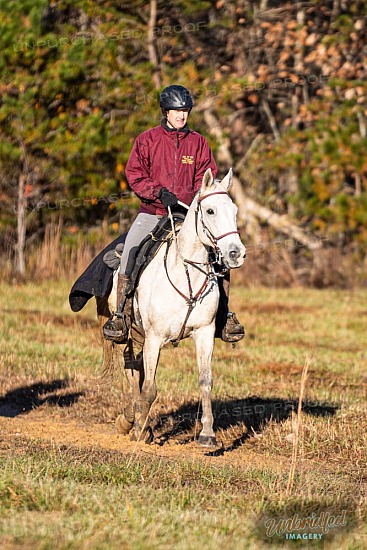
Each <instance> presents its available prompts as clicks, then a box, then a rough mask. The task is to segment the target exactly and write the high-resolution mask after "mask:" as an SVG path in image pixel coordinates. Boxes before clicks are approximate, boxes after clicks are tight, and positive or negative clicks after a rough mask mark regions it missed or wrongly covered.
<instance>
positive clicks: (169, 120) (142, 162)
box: [104, 85, 244, 342]
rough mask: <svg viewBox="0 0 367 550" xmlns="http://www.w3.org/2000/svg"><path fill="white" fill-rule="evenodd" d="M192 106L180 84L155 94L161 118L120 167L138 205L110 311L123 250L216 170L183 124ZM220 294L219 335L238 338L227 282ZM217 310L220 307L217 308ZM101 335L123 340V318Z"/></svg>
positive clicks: (120, 292)
mask: <svg viewBox="0 0 367 550" xmlns="http://www.w3.org/2000/svg"><path fill="white" fill-rule="evenodd" d="M193 105H194V102H193V99H192V96H191V94H190V92H189V90H187V89H186V88H184V87H183V86H178V85H172V86H168V87H167V88H165V89H164V90H163V92H162V93H161V95H160V107H161V110H162V114H163V118H162V121H161V124H160V126H156V127H154V128H152V129H150V130H147V131H145V132H143V133H142V134H140V135H139V136H138V137H137V138H136V140H135V143H134V145H133V148H132V151H131V154H130V157H129V160H128V162H127V165H126V171H125V173H126V177H127V180H128V182H129V185H130V187H131V189H132V190H133V191H134V193H135V194H136V195H137V196H138V197H139V198H140V200H141V205H140V209H139V212H138V215H137V217H136V219H135V221H134V222H133V224H132V226H131V228H130V230H129V232H128V234H127V237H126V241H125V246H124V250H123V253H122V256H121V263H120V271H119V274H118V283H117V303H116V310H117V311H118V310H119V306H120V305H121V302H122V300H123V297H124V292H125V289H126V287H127V285H128V283H129V277H128V276H127V275H126V267H127V264H128V259H129V253H130V251H131V249H132V248H133V247H136V246H138V245H139V244H140V242H141V241H142V240H143V239H144V237H146V236H147V235H148V234H149V233H150V231H152V229H153V228H154V227H155V226H156V224H157V223H158V220H159V219H160V218H161V217H162V216H164V215H165V214H166V213H167V209H168V207H171V208H172V207H174V206H175V205H177V203H178V201H182V202H184V203H186V204H188V205H189V204H191V202H192V200H193V199H194V197H195V195H196V193H197V192H198V191H199V189H200V187H201V184H202V181H203V176H204V174H205V171H206V170H207V169H208V168H211V170H212V173H213V176H214V177H215V176H216V174H217V166H216V164H215V161H214V158H213V153H212V151H211V149H210V147H209V145H208V142H207V141H206V139H205V138H204V137H203V136H202V135H201V134H199V133H198V132H195V131H193V130H190V129H189V127H188V125H187V119H188V116H189V114H190V111H191V109H192V107H193ZM223 287H224V290H225V292H224V293H222V294H224V295H223V296H222V297H221V303H223V305H224V308H225V318H224V322H223V320H222V327H221V329H222V330H221V334H220V336H221V338H222V339H223V340H224V341H227V342H233V341H238V340H240V339H241V338H243V336H244V328H243V326H242V325H240V324H239V322H238V321H237V319H236V316H235V315H234V314H233V313H231V312H229V311H228V290H229V285H228V281H225V284H224V285H223ZM222 309H223V308H222ZM130 313H131V301H129V300H127V301H126V303H125V309H124V315H125V317H128V316H129V315H130ZM104 334H105V336H106V337H107V338H109V339H112V340H115V341H117V342H125V341H126V339H127V327H126V323H125V322H124V320H123V319H122V318H120V317H115V318H113V319H111V320H109V321H107V323H106V325H105V326H104Z"/></svg>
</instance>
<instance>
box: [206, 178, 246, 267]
mask: <svg viewBox="0 0 367 550" xmlns="http://www.w3.org/2000/svg"><path fill="white" fill-rule="evenodd" d="M231 185H232V169H231V170H230V171H229V172H228V174H227V175H226V176H225V178H223V180H222V181H219V180H214V178H213V174H212V171H211V169H210V168H209V169H208V170H207V171H206V172H205V174H204V177H203V183H202V185H201V188H200V191H199V194H198V196H197V206H196V212H197V214H196V231H197V234H198V236H199V238H200V240H201V242H202V243H203V244H205V245H207V246H211V247H213V248H214V249H215V250H216V251H217V252H220V255H221V257H222V260H223V262H224V264H225V265H226V267H228V268H230V269H233V268H236V267H241V265H242V264H243V262H244V259H245V257H246V248H245V246H244V245H243V244H242V242H241V239H240V236H239V233H238V230H237V221H236V216H237V206H236V205H235V204H234V203H233V202H232V200H231V197H230V196H229V193H228V191H229V189H230V187H231Z"/></svg>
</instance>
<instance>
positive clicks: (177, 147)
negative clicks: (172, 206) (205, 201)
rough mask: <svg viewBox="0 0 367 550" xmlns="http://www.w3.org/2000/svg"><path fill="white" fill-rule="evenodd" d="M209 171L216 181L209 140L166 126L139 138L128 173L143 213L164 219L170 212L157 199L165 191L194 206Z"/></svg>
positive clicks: (135, 144) (133, 149)
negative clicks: (163, 189) (165, 189)
mask: <svg viewBox="0 0 367 550" xmlns="http://www.w3.org/2000/svg"><path fill="white" fill-rule="evenodd" d="M207 168H211V169H212V172H213V176H214V177H216V174H217V166H216V164H215V161H214V158H213V153H212V151H211V149H210V147H209V145H208V142H207V141H206V139H205V138H204V137H203V136H202V135H200V134H199V133H197V132H193V131H192V130H189V128H187V127H185V128H182V130H180V131H177V130H171V129H169V128H168V127H167V126H166V124H165V123H164V122H163V123H162V125H161V126H156V127H155V128H152V129H151V130H147V131H146V132H143V133H142V134H140V135H139V136H138V137H137V138H136V140H135V143H134V146H133V148H132V151H131V154H130V158H129V160H128V163H127V165H126V171H125V173H126V177H127V181H128V182H129V185H130V187H131V189H132V190H133V191H134V193H135V194H136V195H137V196H138V197H139V198H140V199H141V201H142V204H141V206H140V210H139V212H146V213H149V214H158V215H163V214H166V210H165V208H164V206H163V205H162V203H161V201H160V200H159V199H158V198H157V197H158V194H159V191H160V190H161V189H162V187H166V188H167V189H168V190H169V191H171V192H172V193H174V194H175V195H176V196H177V198H178V199H179V200H180V201H182V202H184V203H186V204H191V202H192V200H193V198H194V196H195V195H196V193H197V191H198V190H199V188H200V186H201V183H202V180H203V176H204V173H205V171H206V170H207Z"/></svg>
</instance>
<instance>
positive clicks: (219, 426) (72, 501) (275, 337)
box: [0, 282, 367, 550]
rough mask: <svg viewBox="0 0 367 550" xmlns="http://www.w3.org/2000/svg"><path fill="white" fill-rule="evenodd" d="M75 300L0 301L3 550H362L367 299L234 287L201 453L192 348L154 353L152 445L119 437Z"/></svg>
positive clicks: (93, 325) (108, 386)
mask: <svg viewBox="0 0 367 550" xmlns="http://www.w3.org/2000/svg"><path fill="white" fill-rule="evenodd" d="M70 286H71V285H70V283H68V282H60V283H57V284H56V283H53V284H50V283H43V284H39V285H32V284H28V285H25V286H6V285H2V287H1V289H0V304H1V311H2V318H1V323H0V331H1V342H0V360H1V374H0V427H1V431H0V462H1V468H0V511H1V515H0V547H1V548H3V549H5V550H6V549H10V548H24V549H30V550H32V549H37V550H38V549H44V550H46V549H50V550H51V549H52V550H54V549H56V550H59V549H74V548H78V549H88V550H90V549H102V550H104V549H106V550H107V549H115V548H116V549H125V548H126V549H130V548H132V549H171V548H175V549H176V548H177V549H180V550H184V549H185V550H186V549H187V550H189V549H199V548H208V549H217V548H223V547H226V548H227V549H228V550H232V549H247V548H250V549H252V548H254V549H257V548H266V547H268V546H274V547H281V548H282V547H288V546H290V547H293V546H296V547H303V546H304V547H312V548H335V549H339V548H341V549H365V548H367V524H366V511H367V465H366V462H367V437H366V419H367V399H366V397H367V374H366V364H367V350H366V323H367V305H366V300H367V291H365V290H364V291H363V290H356V291H336V290H335V291H326V290H323V291H318V290H304V289H284V290H271V289H258V288H254V289H241V288H234V289H233V293H232V299H231V300H232V306H233V309H235V311H236V312H237V314H238V316H239V318H240V319H241V321H243V323H244V324H245V326H246V330H247V335H246V338H245V341H243V342H241V343H240V344H239V345H238V346H237V347H236V348H231V347H230V346H228V345H226V344H224V343H223V342H220V341H218V342H216V346H215V353H214V360H213V373H214V391H213V399H214V412H215V417H216V421H215V430H216V435H217V439H218V442H219V448H218V449H217V450H216V451H214V452H209V451H208V450H205V449H202V448H200V447H198V446H197V444H196V443H195V438H196V437H197V435H198V423H197V421H196V417H197V414H198V411H199V412H200V398H199V396H200V393H199V388H198V383H197V371H196V364H195V353H194V348H193V345H192V343H191V342H183V343H182V344H181V345H180V346H179V348H177V349H173V348H172V349H167V350H163V351H162V354H161V362H160V366H159V369H158V375H157V376H158V380H157V382H158V389H159V395H158V399H157V401H156V402H155V403H154V405H153V409H152V412H151V417H152V426H154V432H155V436H156V439H155V442H154V443H153V444H152V445H149V446H148V445H144V444H140V443H139V444H138V445H136V444H134V443H132V442H130V440H129V438H128V437H124V436H121V435H118V434H117V433H116V430H115V426H114V421H115V418H116V416H117V415H118V414H119V412H120V411H121V390H122V377H117V379H116V380H115V382H114V383H108V382H106V381H103V380H101V379H100V378H99V375H100V370H101V369H100V367H101V346H100V337H99V332H98V326H97V322H96V314H95V308H94V304H93V303H92V301H91V302H90V303H89V304H88V306H87V307H86V308H85V309H84V310H83V311H82V312H81V313H79V314H73V313H72V312H71V311H70V309H69V305H68V300H67V298H68V291H69V288H70ZM306 363H310V365H309V376H308V380H307V382H306V386H305V394H304V397H303V411H302V413H301V415H300V418H297V415H296V412H297V406H298V397H299V395H300V385H301V375H302V370H303V367H304V365H305V364H306ZM297 420H298V421H299V422H300V425H299V424H297ZM297 441H298V444H297V446H296V443H297ZM295 453H296V454H295ZM292 469H293V472H294V479H293V481H292V479H290V475H291V472H292ZM312 514H313V515H312ZM328 514H329V515H328ZM331 516H334V517H336V518H339V519H336V520H335V522H336V523H339V524H340V525H339V527H338V526H333V525H332V524H331V522H332V521H333V520H332V518H331V519H330V517H331ZM297 517H298V519H299V520H302V519H305V518H307V517H310V518H314V519H315V521H316V519H317V518H319V520H320V522H321V519H323V520H325V521H326V520H327V519H329V528H328V529H327V528H326V527H325V528H324V533H322V529H321V527H319V528H318V529H315V530H312V529H311V528H310V527H306V528H305V529H304V530H303V531H302V530H298V531H297V525H296V524H295V523H293V527H292V528H291V527H290V521H291V520H294V518H296V519H297ZM281 518H283V519H284V520H287V519H288V520H289V522H288V525H287V528H284V529H283V530H282V529H281V526H282V524H281V523H279V520H280V519H281ZM325 518H326V519H325ZM274 525H275V526H278V531H277V532H275V533H274V532H272V531H271V529H270V527H271V526H274ZM273 530H274V529H273ZM327 531H328V532H327ZM290 534H295V535H297V534H298V535H300V536H302V537H303V538H301V539H300V540H297V539H296V540H293V539H292V540H290ZM317 534H320V535H322V537H321V539H320V538H319V537H318V536H317ZM306 537H308V538H307V539H306Z"/></svg>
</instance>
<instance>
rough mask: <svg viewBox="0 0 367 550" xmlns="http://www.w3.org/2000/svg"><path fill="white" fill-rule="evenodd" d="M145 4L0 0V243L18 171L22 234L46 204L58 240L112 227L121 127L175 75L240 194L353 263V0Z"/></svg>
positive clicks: (362, 210) (121, 205) (363, 23)
mask: <svg viewBox="0 0 367 550" xmlns="http://www.w3.org/2000/svg"><path fill="white" fill-rule="evenodd" d="M153 4H154V2H153V0H151V1H143V0H138V1H136V2H128V1H123V2H120V1H117V0H110V1H96V2H90V1H88V0H76V1H71V0H61V1H58V2H57V3H56V2H52V1H47V0H23V1H22V2H18V1H17V0H6V1H5V0H0V8H1V18H0V28H1V32H0V45H1V51H2V56H1V59H0V69H1V74H2V78H1V83H0V94H1V96H0V97H1V99H0V170H1V173H0V199H1V200H0V245H1V247H2V249H3V250H4V251H5V252H6V253H7V254H9V255H10V256H11V255H12V253H13V252H12V251H13V249H15V248H16V246H17V232H16V230H17V225H18V224H19V216H18V217H17V211H18V206H19V200H20V199H19V181H20V179H21V178H23V181H25V185H24V193H23V198H22V199H21V200H23V201H24V202H25V206H26V208H25V210H26V213H27V217H26V224H25V225H26V227H25V231H26V243H29V246H31V245H32V246H33V245H34V244H36V243H37V242H40V241H41V240H42V239H43V236H44V234H45V228H46V226H47V224H48V223H50V221H51V220H52V219H54V218H55V214H56V215H61V216H62V220H63V224H64V231H63V238H64V239H69V241H70V242H72V241H73V239H75V235H76V234H79V233H83V232H84V233H91V234H94V233H93V231H94V229H92V228H95V227H101V224H102V221H103V220H104V223H105V224H106V223H107V225H108V227H109V231H110V233H111V234H113V233H114V232H116V231H117V232H118V231H121V230H123V229H126V227H127V226H128V222H129V219H130V217H131V215H132V214H133V212H134V209H135V208H136V201H134V199H130V198H128V197H129V189H128V185H127V182H126V178H125V174H124V167H125V165H126V162H127V159H128V156H129V153H130V150H131V147H132V143H133V140H134V138H135V137H136V136H137V135H138V134H139V133H140V132H141V131H143V130H145V129H147V128H149V127H151V126H152V125H156V124H159V121H160V113H159V110H158V108H157V98H158V96H159V91H160V87H159V86H161V87H163V86H165V85H168V84H171V83H180V84H183V85H185V86H187V87H189V88H190V89H191V90H192V93H193V95H194V98H195V103H196V106H195V109H194V111H193V113H192V115H191V117H190V125H191V126H192V127H193V128H195V129H197V130H199V131H200V132H202V133H203V134H204V135H206V136H207V137H208V139H209V141H210V144H211V146H212V147H213V149H214V152H215V153H216V154H217V153H218V151H219V148H220V145H221V144H220V143H219V142H218V140H216V139H215V137H213V136H212V135H211V133H210V128H208V127H207V126H206V123H205V118H204V117H203V112H204V111H205V110H206V109H207V110H211V111H212V112H213V113H215V114H216V117H217V118H218V120H219V123H220V125H221V130H222V131H223V133H224V136H225V137H226V139H229V146H230V151H231V154H232V156H233V159H234V163H235V165H236V164H237V166H241V171H240V172H239V171H238V175H239V176H240V178H241V183H242V185H243V186H244V188H245V190H246V193H247V194H248V195H249V196H250V197H251V198H253V199H254V200H256V201H257V202H258V203H259V204H262V205H264V206H267V207H268V208H269V209H271V210H273V211H275V212H277V213H278V214H281V215H283V214H284V215H287V216H289V217H290V218H291V219H292V220H293V221H294V223H296V224H298V225H300V226H301V227H303V228H305V230H307V231H308V232H311V233H313V234H315V235H318V236H321V237H322V236H325V235H326V236H327V238H328V243H329V246H334V247H336V248H339V249H343V250H347V251H348V252H350V253H352V254H353V255H354V256H355V258H356V261H358V262H363V260H364V258H365V255H366V249H367V160H366V158H367V157H366V148H367V129H366V116H367V107H366V106H367V79H366V66H367V60H366V56H367V52H366V37H367V18H366V15H367V7H366V5H365V2H363V1H348V2H347V1H344V0H330V1H325V0H311V1H309V2H290V1H289V2H286V1H280V0H255V1H251V2H250V1H247V0H237V1H228V2H227V1H226V2H223V1H221V0H219V1H214V0H212V1H200V0H195V1H188V0H168V2H161V1H159V2H158V3H157V13H156V16H155V19H154V18H153V19H152V5H153ZM149 25H150V31H149V33H148V27H149ZM148 34H149V37H148ZM148 38H149V40H148ZM218 160H219V163H220V164H221V159H220V155H219V157H218ZM227 168H228V166H224V165H221V166H220V169H221V172H223V173H224V172H225V171H226V170H227ZM59 217H60V216H59ZM27 246H28V245H27V244H26V247H27Z"/></svg>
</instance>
